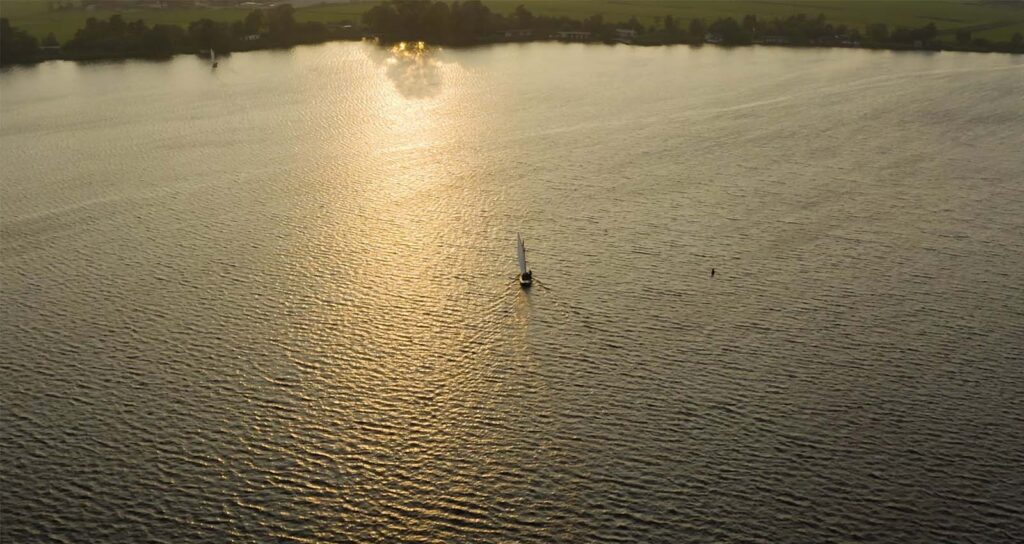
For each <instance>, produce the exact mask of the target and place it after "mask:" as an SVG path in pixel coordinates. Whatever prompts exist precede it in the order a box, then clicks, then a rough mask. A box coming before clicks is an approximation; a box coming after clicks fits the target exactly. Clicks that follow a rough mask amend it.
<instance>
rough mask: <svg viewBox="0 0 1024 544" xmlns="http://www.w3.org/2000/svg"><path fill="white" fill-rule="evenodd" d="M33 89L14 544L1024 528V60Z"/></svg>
mask: <svg viewBox="0 0 1024 544" xmlns="http://www.w3.org/2000/svg"><path fill="white" fill-rule="evenodd" d="M0 94H2V111H0V113H2V118H0V123H2V133H0V144H2V146H0V159H2V165H3V180H2V189H0V206H2V208H0V211H2V213H0V225H2V238H0V244H2V245H0V248H2V269H0V272H2V276H0V279H2V289H3V300H2V308H3V310H2V320H0V372H2V376H3V378H2V380H0V382H2V386H0V388H2V389H0V391H2V394H3V411H2V428H0V444H2V448H3V450H2V463H3V470H2V474H0V499H2V523H0V540H3V542H12V543H15V542H42V541H54V540H56V541H67V542H147V541H155V542H276V541H284V542H326V541H336V542H341V541H385V542H395V541H448V542H470V541H473V542H485V541H500V542H569V541H577V542H583V541H604V542H611V541H619V542H681V541H751V542H753V541H763V542H783V541H794V542H797V541H799V542H824V541H838V540H844V541H846V540H853V541H857V540H866V541H890V542H911V541H921V542H966V541H972V542H1008V541H1010V540H1012V539H1014V538H1019V537H1020V534H1021V533H1022V531H1024V469H1022V467H1024V366H1022V364H1024V356H1022V349H1024V348H1022V346H1024V186H1022V183H1024V154H1022V153H1021V146H1022V142H1024V58H1021V57H1019V56H1009V55H972V54H950V53H941V54H926V53H899V54H897V53H889V52H871V51H854V50H825V49H815V50H796V49H778V48H741V49H733V50H730V49H725V48H715V47H705V48H700V49H691V48H685V47H662V48H630V47H622V46H619V47H605V46H600V47H593V46H581V45H556V44H530V45H522V46H519V45H508V46H499V47H487V48H480V49H472V50H442V51H430V52H427V53H425V54H423V55H404V54H400V53H393V52H389V51H387V50H384V49H379V48H375V47H373V46H370V45H363V44H353V43H340V44H327V45H323V46H316V47H300V48H296V49H294V50H291V51H273V52H269V51H268V52H258V53H248V54H236V55H233V56H231V57H229V58H225V59H223V60H222V62H221V65H220V67H219V68H218V69H217V70H216V71H211V70H210V68H209V66H208V65H207V63H205V62H203V61H202V59H198V58H193V57H178V58H175V59H174V60H173V61H170V62H162V63H148V62H123V63H110V64H73V63H65V62H51V63H45V64H43V65H40V66H37V67H31V68H15V69H13V70H8V71H5V72H4V73H3V74H2V75H0ZM517 231H520V232H522V233H523V235H524V237H525V238H526V241H527V244H528V247H529V249H530V259H531V266H532V268H533V270H534V272H535V277H537V278H538V279H539V282H540V283H539V284H538V285H535V286H534V288H533V289H532V290H531V291H529V292H522V291H521V290H520V289H519V287H518V285H516V284H515V283H514V281H513V278H514V273H515V260H514V240H515V233H516V232H517ZM712 267H714V268H715V269H716V270H717V275H716V277H715V278H714V279H711V278H710V277H709V272H710V270H711V268H712Z"/></svg>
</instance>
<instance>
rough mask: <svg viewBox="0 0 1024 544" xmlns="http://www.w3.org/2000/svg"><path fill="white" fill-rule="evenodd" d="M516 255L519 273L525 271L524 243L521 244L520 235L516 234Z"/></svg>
mask: <svg viewBox="0 0 1024 544" xmlns="http://www.w3.org/2000/svg"><path fill="white" fill-rule="evenodd" d="M516 257H519V273H520V274H525V273H526V270H527V268H526V245H524V244H523V237H522V235H519V234H516Z"/></svg>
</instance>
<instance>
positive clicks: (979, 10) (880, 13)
mask: <svg viewBox="0 0 1024 544" xmlns="http://www.w3.org/2000/svg"><path fill="white" fill-rule="evenodd" d="M377 3H378V2H376V1H368V2H351V3H341V4H327V5H319V6H309V7H303V8H300V9H299V10H298V11H297V12H296V19H298V20H299V21H321V22H325V23H331V22H342V21H358V20H359V18H360V16H361V14H362V13H363V12H364V11H366V10H367V9H368V8H369V7H370V6H373V5H376V4H377ZM484 3H485V4H487V5H488V6H490V7H491V9H493V10H495V11H497V12H499V13H511V12H512V11H513V10H514V9H515V8H516V6H518V5H520V4H523V5H525V6H527V8H529V9H530V11H532V12H533V13H534V14H537V15H552V16H562V15H564V16H566V17H570V18H573V19H582V18H584V17H588V16H590V15H594V14H596V13H600V14H602V15H603V16H604V18H605V20H607V21H626V20H628V19H629V18H630V17H631V16H636V17H637V18H638V19H639V20H640V21H641V22H643V23H645V24H648V25H654V24H658V23H659V21H660V18H661V17H664V16H665V15H672V16H673V17H675V18H676V19H679V20H681V21H682V22H683V24H684V25H685V24H688V22H689V20H690V19H693V18H703V19H706V20H713V19H716V18H719V17H734V18H736V19H740V18H742V17H743V16H744V15H746V14H748V13H749V14H754V15H756V16H758V17H759V18H772V17H788V16H790V15H795V14H797V13H806V14H808V15H812V16H816V15H817V14H818V13H824V14H825V17H826V18H827V19H828V20H829V22H831V23H833V24H846V25H849V26H854V27H857V28H860V29H863V28H864V25H866V24H868V23H886V24H888V25H889V26H890V27H894V26H896V25H905V26H910V27H919V26H923V25H926V24H928V23H930V22H931V23H935V26H937V27H938V28H939V31H940V36H941V37H949V36H951V35H952V33H953V32H954V31H955V30H957V29H960V28H971V29H975V30H974V36H975V37H982V38H987V39H990V40H993V41H1008V40H1009V39H1010V36H1012V35H1013V33H1014V32H1021V33H1022V34H1024V3H1018V4H1019V5H1017V6H1014V5H1012V4H1008V3H1005V2H1003V3H992V2H983V1H978V0H789V1H783V0H780V1H769V0H762V1H754V0H484ZM247 12H248V10H247V9H242V8H210V9H203V8H189V9H166V10H153V9H141V8H140V9H124V10H97V11H85V10H74V11H63V12H50V11H49V10H48V5H47V2H46V1H45V0H4V1H3V2H2V5H0V15H2V16H3V17H7V18H8V19H10V20H11V24H12V25H14V26H17V27H20V28H23V29H24V30H26V31H28V32H30V33H32V34H34V35H36V36H37V37H40V38H42V37H43V36H45V35H46V34H47V33H49V32H53V33H54V34H55V35H56V36H57V39H58V40H61V41H64V40H67V39H70V38H71V37H72V36H73V35H74V33H75V30H77V29H78V28H81V27H82V26H83V25H84V24H85V20H86V19H87V18H89V17H98V18H107V17H109V16H110V15H112V14H114V13H121V14H123V15H124V16H125V18H126V19H129V20H134V19H143V20H145V21H146V22H147V23H149V24H156V23H163V24H180V25H188V23H190V22H192V21H195V20H197V19H201V18H204V17H206V18H209V19H213V20H217V21H236V20H239V19H241V18H243V17H244V16H245V14H246V13H247ZM942 34H945V36H942Z"/></svg>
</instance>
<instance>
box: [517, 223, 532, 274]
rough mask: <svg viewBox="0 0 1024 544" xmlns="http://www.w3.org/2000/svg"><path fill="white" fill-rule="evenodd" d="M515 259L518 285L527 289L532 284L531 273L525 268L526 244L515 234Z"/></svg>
mask: <svg viewBox="0 0 1024 544" xmlns="http://www.w3.org/2000/svg"><path fill="white" fill-rule="evenodd" d="M516 257H518V258H519V285H522V286H523V287H529V286H530V285H531V284H533V272H530V269H528V268H527V267H526V244H524V243H523V237H522V235H520V234H518V233H517V234H516Z"/></svg>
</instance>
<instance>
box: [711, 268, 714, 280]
mask: <svg viewBox="0 0 1024 544" xmlns="http://www.w3.org/2000/svg"><path fill="white" fill-rule="evenodd" d="M711 277H712V278H713V277H715V269H714V268H712V269H711Z"/></svg>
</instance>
